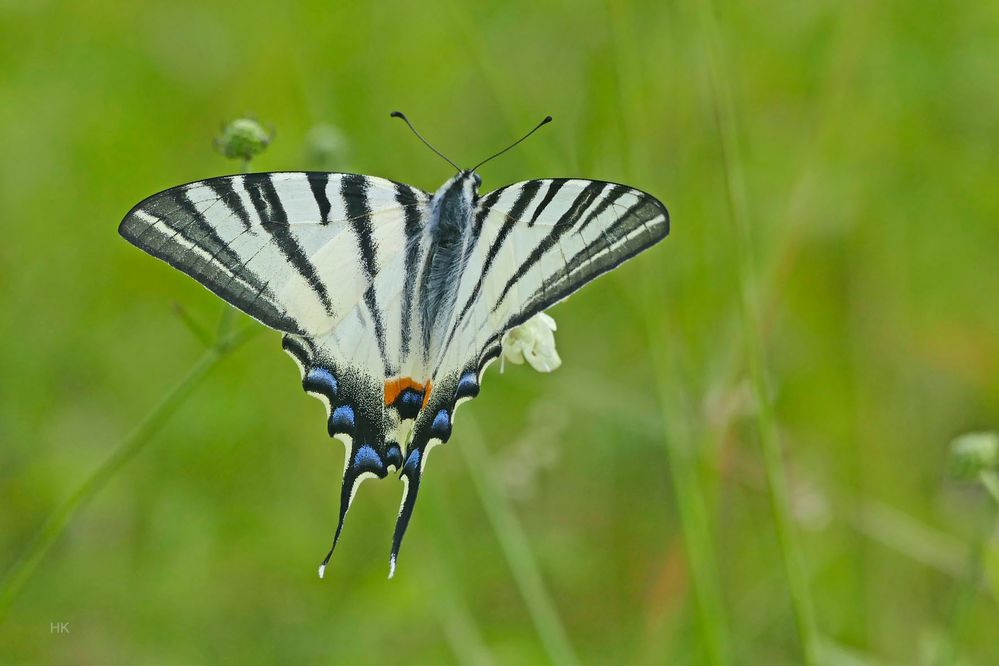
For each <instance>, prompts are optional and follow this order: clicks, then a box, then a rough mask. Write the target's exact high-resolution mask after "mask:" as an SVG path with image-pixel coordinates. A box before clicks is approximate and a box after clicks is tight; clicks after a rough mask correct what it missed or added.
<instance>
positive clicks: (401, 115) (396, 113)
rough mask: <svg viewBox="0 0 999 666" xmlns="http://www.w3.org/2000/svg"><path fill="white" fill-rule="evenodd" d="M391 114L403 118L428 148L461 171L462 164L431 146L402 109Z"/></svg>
mask: <svg viewBox="0 0 999 666" xmlns="http://www.w3.org/2000/svg"><path fill="white" fill-rule="evenodd" d="M389 115H390V116H392V117H393V118H402V120H403V122H405V123H406V124H407V125H409V129H411V130H413V134H415V135H416V138H417V139H419V140H420V141H422V142H423V145H425V146H426V147H427V148H429V149H430V150H432V151H434V152H435V153H437V154H438V155H440V156H441V157H442V158H443V159H444V161H445V162H447V163H448V164H450V165H451V166H453V167H454V168H455V169H457V170H458V171H461V167H460V166H458V165H457V164H455V163H454V162H452V161H451V160H449V159H448V158H447V155H445V154H444V153H442V152H441V151H439V150H437V149H436V148H434V147H433V146H431V145H430V142H429V141H427V140H426V139H424V138H423V136H421V135H420V133H419V132H417V131H416V128H415V127H413V123H411V122H409V118H407V117H406V114H404V113H403V112H402V111H393V112H392V113H390V114H389Z"/></svg>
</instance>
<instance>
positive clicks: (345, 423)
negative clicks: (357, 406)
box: [329, 405, 354, 435]
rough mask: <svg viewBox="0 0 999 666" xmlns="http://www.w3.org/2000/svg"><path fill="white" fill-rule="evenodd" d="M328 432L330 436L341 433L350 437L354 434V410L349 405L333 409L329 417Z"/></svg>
mask: <svg viewBox="0 0 999 666" xmlns="http://www.w3.org/2000/svg"><path fill="white" fill-rule="evenodd" d="M329 431H330V434H334V433H340V432H343V433H347V434H351V435H352V434H353V432H354V408H353V407H351V406H350V405H340V406H339V407H337V408H336V409H334V410H333V413H332V414H331V415H330V424H329Z"/></svg>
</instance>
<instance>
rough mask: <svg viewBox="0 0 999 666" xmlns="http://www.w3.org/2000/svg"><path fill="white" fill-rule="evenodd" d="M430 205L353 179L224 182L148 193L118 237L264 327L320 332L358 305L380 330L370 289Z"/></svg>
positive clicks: (261, 177)
mask: <svg viewBox="0 0 999 666" xmlns="http://www.w3.org/2000/svg"><path fill="white" fill-rule="evenodd" d="M428 200H429V196H428V195H427V194H426V193H424V192H422V191H420V190H417V189H415V188H413V187H410V186H408V185H403V184H401V183H395V182H392V181H388V180H384V179H382V178H373V177H369V176H359V175H355V174H342V173H319V172H316V173H303V172H287V173H255V174H246V175H238V176H222V177H220V178H211V179H208V180H202V181H198V182H194V183H189V184H187V185H180V186H178V187H174V188H171V189H169V190H166V191H164V192H160V193H159V194H155V195H153V196H151V197H149V198H148V199H146V200H144V201H142V202H141V203H139V204H138V205H137V206H135V208H133V209H132V210H131V211H130V212H129V213H128V215H126V216H125V219H124V220H123V221H122V223H121V225H120V227H119V229H118V231H119V233H121V235H122V236H123V237H124V238H125V239H126V240H128V241H129V242H131V243H132V244H133V245H136V246H137V247H139V248H140V249H142V250H145V251H146V252H148V253H149V254H152V255H153V256H156V257H158V258H160V259H163V260H164V261H166V262H167V263H169V264H170V265H172V266H174V267H175V268H178V269H180V270H182V271H184V272H185V273H187V274H188V275H190V276H191V277H193V278H194V279H196V280H198V281H199V282H201V283H202V284H203V285H205V286H206V287H208V288H209V289H210V290H212V291H213V292H215V293H216V294H218V295H219V296H221V297H222V298H224V299H225V300H226V301H228V302H229V303H231V304H232V305H234V306H236V307H237V308H239V309H240V310H242V311H243V312H246V313H247V314H249V315H250V316H252V317H254V318H256V319H258V320H259V321H261V322H263V323H264V324H266V325H267V326H270V327H272V328H275V329H277V330H279V331H283V332H285V333H292V334H297V335H308V336H317V335H320V334H322V333H325V332H327V331H329V330H331V329H332V328H334V327H335V326H337V325H338V324H340V323H341V322H342V321H343V320H344V319H345V318H346V317H348V316H356V312H355V306H356V305H357V304H358V302H361V301H366V304H367V306H368V311H367V312H366V313H365V315H366V316H371V317H372V319H373V322H372V326H375V325H380V322H378V321H377V317H374V314H376V313H377V311H378V310H379V304H378V302H377V300H378V296H379V294H377V293H374V292H369V288H370V287H371V286H372V285H373V284H374V281H375V276H376V275H377V274H378V272H379V271H380V270H384V269H385V267H390V266H393V265H394V263H396V262H398V261H399V260H400V259H401V258H402V256H403V255H404V253H403V250H404V248H405V247H406V242H407V235H406V231H405V229H406V224H407V220H408V221H409V222H410V226H412V225H413V220H414V219H415V220H416V222H417V223H419V222H420V221H422V220H423V218H424V216H425V214H426V206H427V202H428ZM382 333H383V334H384V331H382ZM382 337H383V338H384V335H383V336H382Z"/></svg>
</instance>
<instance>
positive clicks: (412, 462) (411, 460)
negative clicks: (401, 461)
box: [404, 449, 420, 474]
mask: <svg viewBox="0 0 999 666" xmlns="http://www.w3.org/2000/svg"><path fill="white" fill-rule="evenodd" d="M404 469H405V470H406V471H407V472H409V473H410V474H416V473H417V472H419V471H420V450H419V449H413V450H412V451H411V452H410V454H409V457H408V458H406V466H405V468H404Z"/></svg>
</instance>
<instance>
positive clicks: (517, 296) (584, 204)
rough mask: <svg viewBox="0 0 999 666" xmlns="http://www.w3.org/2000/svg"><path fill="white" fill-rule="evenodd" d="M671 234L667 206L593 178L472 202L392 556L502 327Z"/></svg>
mask: <svg viewBox="0 0 999 666" xmlns="http://www.w3.org/2000/svg"><path fill="white" fill-rule="evenodd" d="M668 233H669V214H668V212H667V211H666V207H665V206H663V204H662V203H660V202H659V201H658V200H657V199H655V198H654V197H652V196H650V195H648V194H646V193H644V192H641V191H639V190H636V189H633V188H630V187H626V186H624V185H618V184H615V183H607V182H602V181H593V180H579V179H546V180H531V181H526V182H523V183H517V184H514V185H509V186H507V187H504V188H502V189H499V190H496V191H494V192H492V193H490V194H488V195H486V196H485V197H483V198H482V199H481V200H480V201H479V202H478V205H477V206H476V208H475V212H474V215H473V217H472V220H471V225H470V228H469V230H468V234H467V237H466V239H465V243H464V257H465V259H464V262H463V264H462V266H461V267H460V271H459V272H457V273H456V280H455V282H456V297H455V298H454V300H453V303H454V307H453V309H452V310H451V311H450V312H449V313H448V315H447V316H446V317H442V318H440V319H441V320H442V321H443V322H444V325H443V326H440V327H438V328H437V330H436V332H435V335H434V337H435V338H436V339H438V340H441V341H442V343H441V344H439V345H438V346H439V352H438V353H437V354H436V355H435V356H434V358H433V359H432V365H431V366H430V367H431V372H430V375H429V381H428V383H429V384H431V385H432V386H433V389H432V391H431V392H430V395H429V396H428V398H427V400H426V405H425V408H424V409H423V410H422V411H421V412H420V413H419V415H418V416H417V418H416V422H415V425H414V429H413V436H412V441H411V442H410V444H409V447H408V448H407V450H406V463H405V465H404V466H403V468H402V473H403V477H404V478H406V479H407V480H408V482H407V489H406V494H405V495H404V497H403V503H402V507H401V510H400V516H399V522H398V524H397V526H396V533H395V539H394V543H393V552H392V564H393V567H394V563H395V556H396V554H397V552H398V549H399V545H400V542H401V540H402V536H403V534H404V533H405V530H406V526H407V524H408V521H409V518H410V516H411V514H412V511H413V505H414V503H415V501H416V491H417V490H418V488H419V484H420V480H421V477H422V473H423V466H424V465H425V464H426V457H427V452H428V450H429V449H430V448H431V447H433V446H434V445H435V444H438V443H443V442H446V441H447V440H448V438H449V437H450V435H451V426H452V423H453V420H454V413H455V410H456V408H457V406H458V404H460V403H461V402H462V401H464V400H467V399H470V398H474V397H475V396H476V395H478V392H479V385H480V382H481V379H482V373H483V371H484V370H485V368H486V366H487V365H488V364H489V363H490V362H491V361H493V360H494V359H495V358H496V357H497V356H498V355H499V354H500V351H501V344H502V339H503V335H504V334H505V333H506V332H507V331H509V330H510V329H511V328H513V327H515V326H517V325H519V324H521V323H524V322H525V321H527V320H528V319H530V318H531V317H533V316H534V315H536V314H537V313H539V312H541V311H542V310H544V309H545V308H547V307H549V306H551V305H554V304H555V303H557V302H559V301H561V300H563V299H565V298H566V297H568V296H569V295H570V294H572V293H573V292H574V291H576V290H577V289H579V288H580V287H582V286H583V285H584V284H586V283H587V282H589V281H590V280H593V279H594V278H596V277H598V276H600V275H602V274H604V273H606V272H607V271H609V270H611V269H612V268H614V267H616V266H618V265H620V264H621V263H622V262H624V261H626V260H627V259H629V258H631V257H633V256H635V255H636V254H638V253H639V252H641V251H642V250H644V249H646V248H648V247H650V246H651V245H653V244H655V243H656V242H658V241H660V240H662V239H663V238H665V237H666V235H667V234H668Z"/></svg>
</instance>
